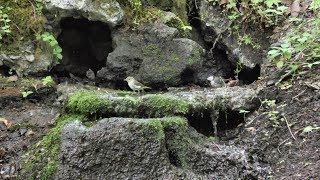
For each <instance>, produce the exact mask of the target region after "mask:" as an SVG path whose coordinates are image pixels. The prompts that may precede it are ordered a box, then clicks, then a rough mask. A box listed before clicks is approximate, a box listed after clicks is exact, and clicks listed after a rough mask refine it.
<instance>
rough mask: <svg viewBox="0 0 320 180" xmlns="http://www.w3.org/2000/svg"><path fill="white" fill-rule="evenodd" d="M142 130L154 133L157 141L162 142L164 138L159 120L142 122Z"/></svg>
mask: <svg viewBox="0 0 320 180" xmlns="http://www.w3.org/2000/svg"><path fill="white" fill-rule="evenodd" d="M143 125H144V130H145V131H148V132H149V133H150V132H151V133H154V135H155V137H156V139H157V140H159V141H162V140H164V138H165V134H164V130H163V126H162V124H161V120H159V119H150V120H149V119H148V120H146V121H144V123H143Z"/></svg>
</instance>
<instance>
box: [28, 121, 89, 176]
mask: <svg viewBox="0 0 320 180" xmlns="http://www.w3.org/2000/svg"><path fill="white" fill-rule="evenodd" d="M82 119H83V116H79V115H66V116H62V117H60V118H58V119H57V120H56V122H55V123H56V126H55V127H54V128H52V129H50V130H49V132H48V133H47V134H46V135H45V136H44V137H43V139H42V140H41V141H40V142H39V143H37V144H36V145H34V146H33V147H32V148H31V149H30V150H29V151H28V152H27V154H26V157H25V158H24V159H23V161H22V163H23V167H24V168H23V169H24V172H23V173H22V174H24V176H27V177H28V178H29V179H36V178H40V179H44V180H46V179H51V177H52V175H53V174H54V172H55V171H56V168H57V164H56V157H57V155H58V153H59V150H60V142H61V138H60V134H61V129H62V128H63V127H64V126H65V125H66V124H67V123H70V122H72V121H75V120H82Z"/></svg>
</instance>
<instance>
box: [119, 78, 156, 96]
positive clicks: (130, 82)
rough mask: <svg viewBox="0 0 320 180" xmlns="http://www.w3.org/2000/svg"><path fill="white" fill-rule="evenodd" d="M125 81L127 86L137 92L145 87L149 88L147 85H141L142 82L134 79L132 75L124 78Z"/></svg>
mask: <svg viewBox="0 0 320 180" xmlns="http://www.w3.org/2000/svg"><path fill="white" fill-rule="evenodd" d="M124 80H125V81H127V82H128V86H129V87H130V88H131V89H132V90H133V91H138V93H140V91H141V90H142V91H143V90H145V89H151V88H150V87H148V86H145V85H143V84H142V83H140V82H138V81H137V80H135V79H134V78H133V77H131V76H129V77H127V78H126V79H124Z"/></svg>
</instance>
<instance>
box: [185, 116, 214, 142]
mask: <svg viewBox="0 0 320 180" xmlns="http://www.w3.org/2000/svg"><path fill="white" fill-rule="evenodd" d="M211 114H212V111H211V110H203V111H198V112H193V113H192V114H189V115H187V116H186V118H187V119H188V122H189V124H190V126H192V127H193V128H195V129H196V130H197V131H198V132H199V133H201V134H203V135H205V136H215V128H214V126H215V124H214V123H213V122H212V115H211Z"/></svg>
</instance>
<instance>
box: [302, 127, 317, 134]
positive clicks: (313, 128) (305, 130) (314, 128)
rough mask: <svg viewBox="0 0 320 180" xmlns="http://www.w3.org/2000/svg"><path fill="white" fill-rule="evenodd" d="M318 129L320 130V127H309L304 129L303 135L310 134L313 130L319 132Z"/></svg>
mask: <svg viewBox="0 0 320 180" xmlns="http://www.w3.org/2000/svg"><path fill="white" fill-rule="evenodd" d="M318 129H320V127H318V126H315V127H313V126H307V127H305V128H304V129H303V133H310V132H312V131H313V130H318Z"/></svg>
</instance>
